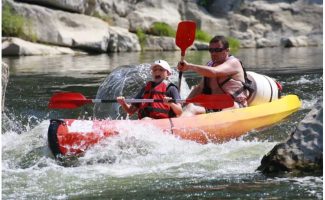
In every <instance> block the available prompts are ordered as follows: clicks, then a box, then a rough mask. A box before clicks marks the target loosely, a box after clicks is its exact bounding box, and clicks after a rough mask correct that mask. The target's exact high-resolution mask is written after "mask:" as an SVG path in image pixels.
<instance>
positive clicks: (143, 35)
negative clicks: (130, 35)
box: [136, 28, 147, 50]
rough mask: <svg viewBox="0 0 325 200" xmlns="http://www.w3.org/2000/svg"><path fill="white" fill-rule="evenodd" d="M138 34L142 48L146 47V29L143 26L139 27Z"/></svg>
mask: <svg viewBox="0 0 325 200" xmlns="http://www.w3.org/2000/svg"><path fill="white" fill-rule="evenodd" d="M136 35H137V36H138V40H139V43H140V46H141V50H143V49H144V42H145V40H146V38H147V35H146V34H145V33H144V31H143V30H142V29H141V28H137V30H136Z"/></svg>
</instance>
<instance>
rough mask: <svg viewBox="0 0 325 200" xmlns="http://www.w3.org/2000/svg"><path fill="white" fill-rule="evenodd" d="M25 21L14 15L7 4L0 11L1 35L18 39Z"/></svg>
mask: <svg viewBox="0 0 325 200" xmlns="http://www.w3.org/2000/svg"><path fill="white" fill-rule="evenodd" d="M24 23H25V19H24V18H23V17H22V16H19V15H16V14H14V12H13V11H12V10H11V8H10V6H9V4H5V5H4V6H3V9H2V35H3V36H14V37H19V36H21V35H22V34H23V33H24Z"/></svg>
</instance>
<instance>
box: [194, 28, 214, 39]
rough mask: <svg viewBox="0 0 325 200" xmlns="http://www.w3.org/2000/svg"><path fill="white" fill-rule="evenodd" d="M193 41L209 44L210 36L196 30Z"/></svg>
mask: <svg viewBox="0 0 325 200" xmlns="http://www.w3.org/2000/svg"><path fill="white" fill-rule="evenodd" d="M195 39H196V40H198V41H202V42H210V40H211V39H212V36H211V35H210V34H209V33H207V32H204V31H202V30H200V29H197V30H196V33H195Z"/></svg>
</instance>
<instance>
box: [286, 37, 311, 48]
mask: <svg viewBox="0 0 325 200" xmlns="http://www.w3.org/2000/svg"><path fill="white" fill-rule="evenodd" d="M281 45H282V46H283V47H303V46H308V38H307V37H306V36H299V37H289V38H282V39H281Z"/></svg>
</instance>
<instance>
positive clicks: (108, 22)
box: [92, 11, 114, 26]
mask: <svg viewBox="0 0 325 200" xmlns="http://www.w3.org/2000/svg"><path fill="white" fill-rule="evenodd" d="M92 16H93V17H96V18H99V19H101V20H103V21H104V22H106V23H107V24H108V25H111V26H114V21H113V19H112V17H110V16H103V15H100V14H99V13H98V12H97V11H95V12H94V13H93V14H92Z"/></svg>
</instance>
